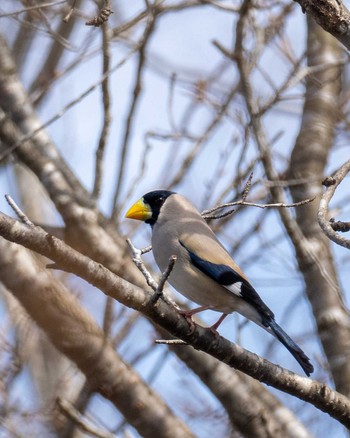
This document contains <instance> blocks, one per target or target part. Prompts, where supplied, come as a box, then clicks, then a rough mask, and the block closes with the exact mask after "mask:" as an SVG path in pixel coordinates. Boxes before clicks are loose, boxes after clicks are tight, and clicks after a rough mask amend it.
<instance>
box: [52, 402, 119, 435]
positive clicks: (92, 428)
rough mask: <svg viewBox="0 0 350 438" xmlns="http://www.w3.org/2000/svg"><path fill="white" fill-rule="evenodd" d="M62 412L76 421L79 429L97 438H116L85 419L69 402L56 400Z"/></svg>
mask: <svg viewBox="0 0 350 438" xmlns="http://www.w3.org/2000/svg"><path fill="white" fill-rule="evenodd" d="M56 403H57V406H58V408H59V409H60V411H61V412H62V413H63V414H64V415H66V416H67V417H68V418H69V419H70V420H72V421H74V423H75V424H77V425H78V426H79V429H80V430H82V431H83V432H86V433H88V434H89V435H92V436H94V437H97V438H115V435H114V434H113V433H110V432H107V431H104V430H102V429H101V428H99V427H97V426H96V425H94V424H92V422H91V421H90V420H88V419H87V418H86V417H84V416H83V415H82V414H81V413H80V412H79V411H78V410H76V409H75V407H74V406H73V405H72V404H71V403H69V402H68V401H67V400H63V399H61V398H58V399H57V400H56Z"/></svg>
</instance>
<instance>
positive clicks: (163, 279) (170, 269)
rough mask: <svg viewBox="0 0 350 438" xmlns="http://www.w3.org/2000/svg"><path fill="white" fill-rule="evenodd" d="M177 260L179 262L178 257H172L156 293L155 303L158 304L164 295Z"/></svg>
mask: <svg viewBox="0 0 350 438" xmlns="http://www.w3.org/2000/svg"><path fill="white" fill-rule="evenodd" d="M176 260H177V257H176V256H175V255H173V256H171V257H170V259H169V264H168V266H167V268H166V270H165V271H164V272H163V274H162V276H161V277H160V279H159V283H158V287H157V289H156V291H155V292H156V293H155V294H154V302H156V301H157V300H158V299H159V298H160V297H161V296H162V295H163V289H164V286H165V283H166V281H167V280H168V278H169V275H170V274H171V271H172V270H173V269H174V266H175V263H176Z"/></svg>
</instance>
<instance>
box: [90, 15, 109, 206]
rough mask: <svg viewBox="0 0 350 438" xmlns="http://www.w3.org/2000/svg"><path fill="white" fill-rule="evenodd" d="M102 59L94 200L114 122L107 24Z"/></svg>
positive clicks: (99, 189) (104, 30)
mask: <svg viewBox="0 0 350 438" xmlns="http://www.w3.org/2000/svg"><path fill="white" fill-rule="evenodd" d="M102 52H103V55H102V58H103V77H104V78H105V79H104V80H103V81H102V84H101V88H102V102H103V114H104V117H103V126H102V131H101V135H100V140H99V143H98V148H97V150H96V162H95V181H94V188H93V191H92V196H93V198H94V199H96V198H98V196H99V195H100V192H101V184H102V176H103V157H104V151H105V147H106V141H107V137H108V134H109V130H110V125H111V121H112V115H111V99H110V92H109V75H108V72H109V70H110V51H109V37H108V27H107V24H104V25H103V26H102Z"/></svg>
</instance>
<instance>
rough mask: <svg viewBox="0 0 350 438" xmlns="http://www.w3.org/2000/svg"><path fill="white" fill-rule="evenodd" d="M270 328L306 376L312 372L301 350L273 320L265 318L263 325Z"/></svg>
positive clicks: (307, 359) (308, 361)
mask: <svg viewBox="0 0 350 438" xmlns="http://www.w3.org/2000/svg"><path fill="white" fill-rule="evenodd" d="M265 324H266V325H267V326H268V327H270V329H271V330H272V331H273V333H274V334H275V336H276V338H277V339H278V340H279V341H280V342H282V344H283V345H284V346H285V347H286V348H287V350H289V351H290V353H292V355H293V356H294V357H295V359H296V360H297V361H298V362H299V364H300V366H301V367H302V369H303V370H304V371H305V374H306V375H307V376H310V374H311V373H312V372H313V371H314V367H313V366H312V364H311V363H310V359H309V358H308V357H307V356H306V354H305V353H304V352H303V350H302V349H301V348H300V347H299V346H298V345H297V344H296V343H295V342H294V341H293V339H291V338H290V337H289V336H288V335H287V333H286V332H285V331H284V330H283V329H282V328H281V327H280V326H279V325H278V324H277V322H276V321H275V320H274V319H273V318H268V320H267V318H266V319H265V321H264V325H265Z"/></svg>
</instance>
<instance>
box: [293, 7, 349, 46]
mask: <svg viewBox="0 0 350 438" xmlns="http://www.w3.org/2000/svg"><path fill="white" fill-rule="evenodd" d="M294 1H295V2H297V3H299V4H300V6H301V9H302V11H303V12H304V13H306V14H308V15H310V17H312V18H313V19H314V20H315V21H316V22H317V23H318V24H319V25H320V26H321V27H322V28H323V29H324V30H325V31H326V32H329V33H330V34H332V35H333V36H334V37H335V38H337V40H339V41H340V42H341V43H342V44H344V46H345V47H346V48H347V49H348V50H350V12H349V10H348V9H347V8H346V7H345V5H344V3H343V2H342V0H322V1H320V0H294Z"/></svg>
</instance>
